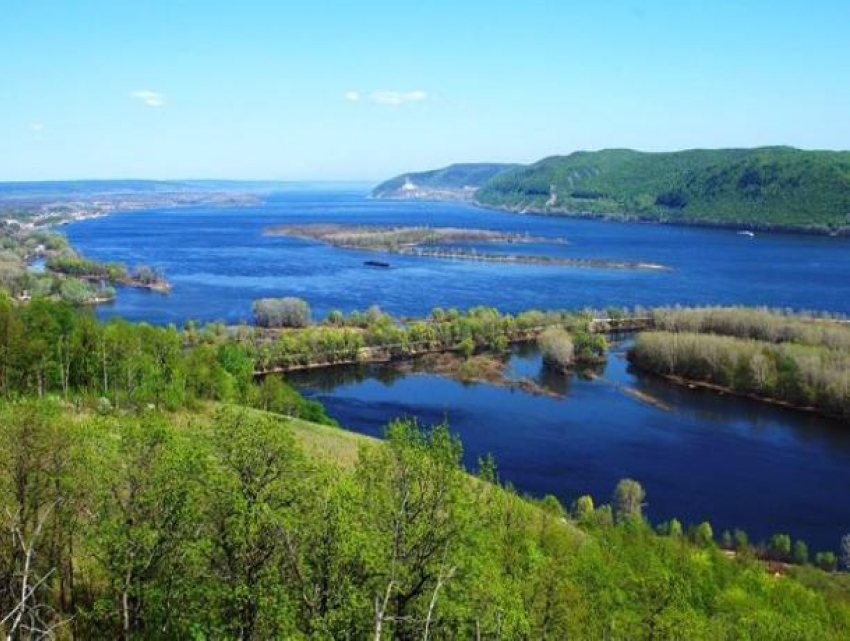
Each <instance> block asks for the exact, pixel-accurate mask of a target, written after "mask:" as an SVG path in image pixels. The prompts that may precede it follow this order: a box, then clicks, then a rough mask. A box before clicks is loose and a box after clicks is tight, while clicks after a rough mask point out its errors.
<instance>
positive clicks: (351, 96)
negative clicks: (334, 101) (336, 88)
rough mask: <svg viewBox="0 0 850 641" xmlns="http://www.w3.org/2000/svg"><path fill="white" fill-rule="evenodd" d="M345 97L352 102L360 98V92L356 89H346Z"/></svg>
mask: <svg viewBox="0 0 850 641" xmlns="http://www.w3.org/2000/svg"><path fill="white" fill-rule="evenodd" d="M345 99H346V100H348V101H350V102H357V101H358V100H360V92H359V91H354V90H351V91H346V92H345Z"/></svg>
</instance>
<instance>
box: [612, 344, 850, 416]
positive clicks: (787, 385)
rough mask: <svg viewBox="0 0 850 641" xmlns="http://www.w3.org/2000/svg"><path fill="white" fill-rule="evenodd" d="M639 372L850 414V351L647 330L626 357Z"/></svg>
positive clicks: (828, 411)
mask: <svg viewBox="0 0 850 641" xmlns="http://www.w3.org/2000/svg"><path fill="white" fill-rule="evenodd" d="M629 357H630V359H631V361H632V362H633V363H634V364H636V365H638V366H639V367H641V368H644V369H647V370H650V371H653V372H657V373H659V374H665V375H672V376H679V377H682V378H685V379H689V380H694V381H704V382H707V383H711V384H714V385H719V386H721V387H723V388H728V389H730V390H733V391H735V392H739V393H743V394H755V395H757V396H760V397H764V398H770V399H776V400H778V401H782V402H786V403H789V404H792V405H797V406H805V407H814V408H818V409H820V410H822V411H824V412H826V413H830V414H835V415H838V416H843V417H847V416H850V350H846V349H831V348H829V347H823V346H812V345H798V344H796V343H780V344H774V343H767V342H765V341H760V340H750V339H740V338H732V337H728V336H718V335H713V334H692V333H672V332H646V333H642V334H640V335H639V336H638V337H637V339H636V341H635V344H634V347H633V348H632V350H631V351H630V353H629Z"/></svg>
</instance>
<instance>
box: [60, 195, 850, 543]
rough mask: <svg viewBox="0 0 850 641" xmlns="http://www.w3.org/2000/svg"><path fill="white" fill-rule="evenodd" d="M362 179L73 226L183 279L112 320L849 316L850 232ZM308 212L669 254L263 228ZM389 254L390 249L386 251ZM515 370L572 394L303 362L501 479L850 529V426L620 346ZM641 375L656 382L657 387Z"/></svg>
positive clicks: (813, 534)
mask: <svg viewBox="0 0 850 641" xmlns="http://www.w3.org/2000/svg"><path fill="white" fill-rule="evenodd" d="M364 195H365V194H364V192H363V191H362V190H356V189H351V190H335V191H307V190H293V191H292V192H286V193H281V194H276V195H274V196H273V197H271V198H270V199H269V200H268V201H267V202H266V203H265V204H263V205H262V206H258V207H250V208H232V209H231V208H192V209H176V210H153V211H145V212H129V213H121V214H116V215H114V216H109V217H106V218H99V219H92V220H87V221H82V222H79V223H74V224H71V225H68V226H66V227H64V228H63V229H64V230H65V231H66V233H67V234H68V236H69V239H70V240H71V242H72V243H73V244H74V246H75V247H77V248H78V249H79V250H81V251H82V252H83V253H84V254H85V255H87V256H90V257H94V258H100V259H104V260H119V261H123V262H126V263H128V264H131V265H133V264H147V265H151V266H153V267H158V268H161V269H162V270H164V272H165V273H166V275H167V277H168V279H169V280H170V281H171V283H172V284H173V291H172V293H171V294H169V295H161V294H156V293H152V292H147V291H141V290H133V289H122V290H121V291H120V292H119V296H118V299H117V301H116V302H115V303H113V304H111V305H106V306H102V307H100V308H99V311H98V313H99V314H100V315H101V316H102V317H110V316H123V317H126V318H129V319H132V320H144V321H148V322H152V323H157V324H163V323H170V322H173V323H177V324H182V323H184V322H185V321H186V320H188V319H197V320H202V321H209V320H224V321H228V322H237V321H240V320H250V305H251V301H252V300H254V299H256V298H260V297H264V296H300V297H303V298H305V299H306V300H308V301H309V302H310V304H311V306H312V307H313V310H314V314H315V315H317V316H321V315H324V314H326V313H327V312H328V311H330V310H331V309H341V310H343V311H351V310H353V309H365V308H366V307H368V306H369V305H372V304H378V305H380V306H381V307H382V308H383V309H384V310H385V311H388V312H390V313H393V314H406V315H421V314H425V313H427V312H428V311H429V310H430V309H431V308H433V307H435V306H441V307H452V306H456V307H459V308H467V307H470V306H473V305H482V304H483V305H493V306H496V307H498V308H499V309H500V310H502V311H504V312H516V311H520V310H524V309H529V308H540V309H556V308H579V307H584V306H594V307H603V306H607V305H629V306H631V305H636V304H642V305H658V304H676V303H680V304H685V305H692V304H708V303H712V304H715V303H716V304H733V303H739V304H749V305H753V304H766V305H771V306H778V307H791V308H795V309H823V310H828V311H833V312H841V313H850V279H847V277H846V276H847V274H850V241H848V240H847V239H836V238H825V237H816V236H804V235H792V234H767V233H764V234H763V233H759V234H757V235H756V236H755V237H754V238H749V237H746V236H741V235H738V234H736V233H734V232H732V231H728V230H720V229H704V228H681V227H667V226H656V225H636V224H621V223H608V222H600V221H586V220H572V219H564V218H550V217H542V216H520V215H512V214H506V213H501V212H493V211H488V210H484V209H479V208H476V207H472V206H469V205H463V204H456V203H407V202H402V203H399V202H380V201H371V200H367V199H365V198H364ZM305 222H336V223H362V224H422V223H427V224H430V225H434V226H455V227H470V228H483V229H494V230H499V231H505V232H516V233H525V232H527V233H529V234H530V235H533V236H540V237H543V238H545V239H547V240H543V241H540V242H536V243H530V244H528V245H519V246H518V245H512V246H510V247H496V248H494V247H492V246H482V247H480V248H479V249H480V250H481V251H488V252H489V251H505V252H517V251H525V252H530V253H536V254H539V255H552V256H561V257H582V258H605V259H612V260H615V259H616V260H628V261H642V262H652V263H660V264H663V265H666V266H668V267H669V268H670V271H652V270H606V269H590V268H577V267H551V266H540V265H506V264H498V263H473V262H460V261H447V260H439V259H427V258H415V257H410V256H395V255H393V256H390V257H389V258H388V259H387V260H388V261H389V262H390V263H391V267H390V268H389V269H370V268H367V267H365V266H364V265H363V261H364V260H369V259H374V258H376V257H381V255H380V254H374V253H365V252H359V251H353V250H343V249H336V248H332V247H328V246H325V245H322V244H319V243H316V242H311V241H305V240H296V239H291V238H283V237H272V236H265V235H263V233H262V232H263V229H264V228H265V227H267V226H272V225H283V224H293V223H305ZM380 259H383V258H380ZM512 367H513V368H514V369H515V370H516V372H517V375H525V376H530V377H533V378H536V379H538V381H539V382H540V383H541V384H543V385H546V386H548V387H549V388H551V389H552V390H553V391H556V392H558V393H560V394H562V395H563V398H561V399H558V398H552V397H549V396H534V395H531V394H528V393H524V392H520V391H511V390H508V389H504V388H500V387H496V386H493V385H488V384H477V385H463V384H461V383H457V382H455V381H451V380H447V379H444V378H441V377H438V376H433V375H423V374H415V375H407V376H403V375H399V374H398V373H397V372H395V371H394V370H392V369H391V368H387V367H370V368H365V369H357V368H342V369H337V370H333V371H325V372H314V373H310V374H304V375H299V376H293V377H291V379H292V381H293V382H294V383H295V384H296V385H297V386H299V387H300V388H301V389H303V390H304V391H305V393H307V394H308V395H311V396H314V397H316V398H318V399H319V400H321V401H322V402H323V403H325V405H326V406H327V408H328V411H329V412H330V414H331V415H333V416H334V417H335V418H337V419H338V420H339V421H340V423H341V424H342V425H345V426H346V427H348V428H349V429H353V430H356V431H359V432H363V433H367V434H372V435H380V434H381V433H382V430H383V426H384V425H385V424H386V422H387V421H389V420H390V419H391V418H393V417H396V416H412V417H417V418H419V419H420V420H421V421H422V422H423V423H425V424H429V423H435V422H440V421H442V420H444V419H446V420H449V422H450V423H451V426H452V429H453V430H455V431H457V432H458V433H459V434H460V436H461V437H462V439H463V442H464V446H465V451H466V460H467V463H468V464H469V465H470V466H472V465H473V464H474V461H475V460H476V459H477V457H478V456H480V455H481V454H483V453H485V452H491V453H493V454H494V456H495V457H496V460H497V463H498V466H499V469H500V473H501V476H502V478H503V480H506V481H510V482H512V483H513V484H514V485H515V486H516V487H517V488H518V489H519V490H520V491H522V492H528V493H531V494H534V495H538V496H539V495H542V494H545V493H552V494H554V495H556V496H557V497H559V498H560V499H561V500H562V501H564V502H565V503H569V502H570V501H572V500H573V499H574V498H576V497H577V496H579V495H581V494H585V493H589V494H592V495H593V496H594V498H595V499H596V500H597V502H601V501H607V500H608V498H609V497H610V494H611V491H612V489H613V487H614V485H615V484H616V482H617V481H618V480H619V479H620V478H623V477H632V478H635V479H637V480H639V481H640V482H641V483H642V484H643V485H644V486H645V487H646V489H647V493H648V513H649V515H650V517H651V518H652V519H653V520H654V521H659V520H663V519H667V518H670V517H672V516H676V517H678V518H680V519H681V520H682V521H684V522H698V521H701V520H704V519H705V520H709V521H711V523H712V524H713V525H714V527H715V532H716V533H718V534H719V532H720V531H721V530H722V529H723V528H732V527H742V528H744V529H746V530H747V531H748V532H750V534H751V535H752V536H753V537H754V538H756V539H758V538H765V537H767V536H769V535H770V534H772V533H774V532H777V531H782V532H788V533H790V534H791V535H792V536H794V537H802V538H804V539H805V540H807V541H808V542H809V544H810V546H811V547H812V548H815V549H835V548H836V546H837V542H838V538H839V537H840V536H841V535H842V534H844V533H845V532H848V531H850V502H848V501H846V500H845V498H844V495H843V492H844V491H846V488H848V487H850V430H848V429H847V426H846V425H841V424H839V423H838V422H836V421H832V420H829V419H825V418H821V417H817V416H814V415H809V414H804V413H800V412H795V411H792V410H787V409H782V408H777V407H771V406H767V405H762V404H759V403H756V402H753V401H748V400H742V399H736V398H729V397H721V396H718V395H715V394H713V393H709V392H704V391H696V390H689V389H683V388H680V387H676V386H672V385H670V384H668V383H665V382H662V381H660V380H658V379H656V378H654V377H651V376H645V375H640V374H638V373H636V372H632V371H630V370H629V368H628V366H627V363H626V361H625V360H624V359H623V358H622V347H621V348H618V350H615V352H614V353H613V354H612V357H611V358H610V359H609V361H608V365H607V367H606V370H605V372H604V374H603V376H602V377H601V378H600V379H597V380H583V379H580V378H576V377H567V378H564V377H560V376H558V375H554V374H551V373H547V372H546V371H545V370H543V369H542V368H541V365H540V361H539V357H538V356H537V355H536V354H535V353H534V352H533V351H527V350H526V351H522V352H518V353H515V354H514V356H513V358H512ZM624 389H626V390H629V389H631V390H638V391H640V392H643V393H646V394H649V395H650V396H651V397H653V398H656V399H658V400H659V401H660V402H661V404H662V405H664V406H666V409H661V408H660V407H659V406H656V405H651V404H648V403H646V402H644V401H641V400H639V399H637V398H635V397H634V396H633V395H630V394H629V393H627V392H624Z"/></svg>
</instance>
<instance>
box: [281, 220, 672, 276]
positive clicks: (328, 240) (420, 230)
mask: <svg viewBox="0 0 850 641" xmlns="http://www.w3.org/2000/svg"><path fill="white" fill-rule="evenodd" d="M265 233H266V235H268V236H288V237H290V238H300V239H303V240H316V241H319V242H322V243H325V244H327V245H331V246H333V247H341V248H346V249H360V250H366V251H380V252H385V253H390V254H401V255H404V256H418V257H421V258H439V259H446V260H465V261H477V262H486V263H509V264H518V265H544V266H561V267H590V268H597V269H653V270H667V269H669V268H668V267H665V266H664V265H659V264H657V263H650V262H643V261H628V260H612V259H606V258H584V257H582V258H572V257H565V256H545V255H531V254H508V253H493V252H480V251H478V250H477V249H475V248H463V247H451V246H446V245H450V244H461V245H463V244H467V245H468V244H518V243H556V244H565V243H566V241H565V240H564V239H563V238H545V237H540V236H532V235H530V234H517V233H510V232H499V231H493V230H488V229H462V228H456V227H426V226H379V225H341V224H327V223H315V224H306V225H280V226H276V227H268V228H266V230H265ZM373 262H374V261H367V263H368V264H371V263H373ZM381 266H388V265H383V264H382V265H381Z"/></svg>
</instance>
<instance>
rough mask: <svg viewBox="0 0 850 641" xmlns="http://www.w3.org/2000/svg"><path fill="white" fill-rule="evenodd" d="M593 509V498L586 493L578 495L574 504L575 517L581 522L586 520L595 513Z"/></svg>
mask: <svg viewBox="0 0 850 641" xmlns="http://www.w3.org/2000/svg"><path fill="white" fill-rule="evenodd" d="M593 510H594V507H593V498H592V497H590V496H588V495H586V494H585V495H584V496H580V497H578V498H577V499H576V502H575V503H574V504H573V518H574V519H575V520H576V521H579V522H582V521H586V520H587V519H588V518H590V516H591V515H592V514H593Z"/></svg>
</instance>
